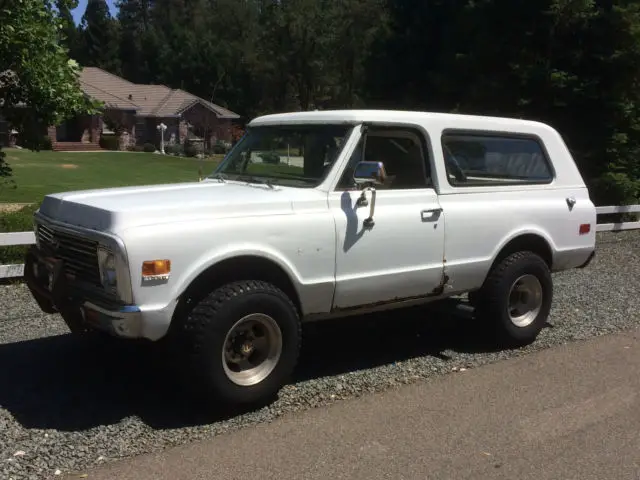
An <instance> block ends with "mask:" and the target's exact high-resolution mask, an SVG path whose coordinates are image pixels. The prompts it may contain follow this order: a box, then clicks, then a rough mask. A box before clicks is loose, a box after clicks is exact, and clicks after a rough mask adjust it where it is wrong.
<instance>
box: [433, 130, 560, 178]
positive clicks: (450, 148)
mask: <svg viewBox="0 0 640 480" xmlns="http://www.w3.org/2000/svg"><path fill="white" fill-rule="evenodd" d="M442 150H443V153H444V160H445V166H446V169H447V178H448V180H449V183H450V184H451V185H453V186H456V187H464V186H469V187H473V186H490V185H494V186H497V185H505V184H525V185H526V184H536V183H549V182H551V180H552V179H553V173H552V171H551V168H550V167H549V162H548V160H547V157H546V155H545V152H544V151H543V150H542V147H541V146H540V143H539V142H538V141H537V140H536V139H534V138H522V137H515V136H514V137H510V136H507V135H476V134H457V133H455V134H454V133H449V134H446V133H445V134H444V135H443V136H442Z"/></svg>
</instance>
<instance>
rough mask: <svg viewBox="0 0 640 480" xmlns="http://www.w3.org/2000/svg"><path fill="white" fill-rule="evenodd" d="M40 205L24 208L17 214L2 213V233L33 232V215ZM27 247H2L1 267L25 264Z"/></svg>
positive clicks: (0, 221) (0, 213) (0, 214)
mask: <svg viewBox="0 0 640 480" xmlns="http://www.w3.org/2000/svg"><path fill="white" fill-rule="evenodd" d="M38 207H39V204H34V205H29V206H27V207H23V208H21V209H20V210H18V211H15V212H0V233H7V232H30V231H33V214H34V213H35V211H36V210H37V209H38ZM27 248H28V246H27V245H15V246H10V247H0V265H8V264H12V263H23V261H24V256H25V253H26V252H27Z"/></svg>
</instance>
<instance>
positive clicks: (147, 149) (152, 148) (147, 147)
mask: <svg viewBox="0 0 640 480" xmlns="http://www.w3.org/2000/svg"><path fill="white" fill-rule="evenodd" d="M142 150H143V151H145V152H147V153H153V152H155V151H156V146H155V145H154V144H153V143H145V144H144V145H143V146H142Z"/></svg>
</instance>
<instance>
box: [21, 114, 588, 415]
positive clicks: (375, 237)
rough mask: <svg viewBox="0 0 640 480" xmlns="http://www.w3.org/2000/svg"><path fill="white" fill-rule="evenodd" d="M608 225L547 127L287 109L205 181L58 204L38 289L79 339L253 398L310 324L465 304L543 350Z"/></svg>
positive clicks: (271, 383)
mask: <svg viewBox="0 0 640 480" xmlns="http://www.w3.org/2000/svg"><path fill="white" fill-rule="evenodd" d="M185 161H189V160H185ZM595 224H596V211H595V208H594V205H593V204H592V202H591V201H590V199H589V192H588V191H587V188H586V187H585V184H584V182H583V179H582V177H581V175H580V173H579V171H578V169H577V168H576V164H575V163H574V161H573V159H572V157H571V154H570V153H569V151H568V150H567V147H566V145H565V143H564V142H563V140H562V138H561V137H560V135H559V134H558V133H557V132H556V131H555V130H554V129H552V128H551V127H549V126H547V125H544V124H541V123H536V122H530V121H522V120H514V119H507V118H491V117H479V116H464V115H449V114H436V113H422V112H400V111H320V112H318V111H316V112H299V113H287V114H278V115H268V116H264V117H260V118H256V119H254V120H253V121H252V122H251V123H250V125H249V127H248V130H247V134H246V135H245V137H244V138H243V139H242V140H241V141H240V142H239V143H238V144H237V145H236V146H235V147H234V148H233V150H232V151H231V152H229V154H228V155H227V156H226V158H225V159H224V160H223V161H222V163H220V165H219V166H218V167H217V168H216V170H215V172H213V174H212V175H211V176H210V177H208V178H206V179H205V180H203V181H202V182H194V183H182V184H172V185H159V186H142V187H125V188H111V189H104V190H93V191H80V192H69V193H62V194H55V195H48V196H47V197H46V198H45V199H44V202H43V203H42V206H41V208H40V210H39V212H37V213H36V215H35V231H36V237H37V245H36V246H35V247H34V248H32V249H31V251H30V252H29V254H28V255H27V259H26V269H25V276H26V278H27V282H28V285H29V287H30V288H31V290H32V292H33V295H34V297H35V298H36V300H37V301H38V302H39V304H40V306H41V308H42V309H43V310H45V311H47V312H56V311H57V312H60V313H61V315H62V316H63V318H64V319H65V321H66V322H67V324H68V325H69V327H70V329H71V330H72V331H74V332H78V333H86V332H87V331H106V332H109V333H111V334H113V335H116V336H120V337H127V338H145V339H149V340H152V341H156V340H160V339H166V340H167V341H168V344H169V345H171V347H172V349H171V351H172V352H173V353H175V354H176V355H177V357H176V361H180V362H183V363H182V364H183V365H184V366H185V368H184V369H183V371H184V372H188V373H189V374H190V375H189V378H190V379H191V380H192V381H191V382H190V384H191V385H195V386H197V387H201V388H203V389H204V390H206V391H207V392H211V393H214V394H215V395H216V396H217V397H219V398H220V399H222V400H225V401H229V402H242V403H247V402H254V401H259V400H263V399H265V398H267V397H269V396H271V395H273V394H275V393H276V392H277V391H278V390H279V389H280V387H281V386H282V385H283V384H284V383H285V382H286V379H287V377H288V375H289V374H290V373H291V372H292V371H293V369H294V367H295V365H296V361H297V358H298V352H299V350H300V348H301V334H300V332H301V322H305V321H311V320H318V319H325V318H329V317H338V316H347V315H353V314H359V313H363V312H371V311H376V310H382V309H393V308H398V307H403V306H407V305H413V304H421V303H427V302H433V301H437V300H440V299H444V298H447V297H450V296H453V295H460V294H463V293H469V297H470V300H471V302H472V304H473V305H474V306H475V307H476V313H477V318H478V319H479V320H480V321H483V322H486V325H487V327H488V328H492V329H494V330H495V334H496V338H501V339H503V340H505V341H508V342H509V343H516V344H524V343H527V342H531V341H533V340H534V339H535V338H536V336H537V335H538V333H539V332H540V330H541V328H542V327H543V325H544V324H545V321H546V319H547V316H548V314H549V310H550V308H551V302H552V292H553V287H552V279H551V272H554V271H560V270H565V269H570V268H576V267H583V266H585V265H586V264H588V263H589V262H590V260H591V259H592V258H593V255H594V251H595Z"/></svg>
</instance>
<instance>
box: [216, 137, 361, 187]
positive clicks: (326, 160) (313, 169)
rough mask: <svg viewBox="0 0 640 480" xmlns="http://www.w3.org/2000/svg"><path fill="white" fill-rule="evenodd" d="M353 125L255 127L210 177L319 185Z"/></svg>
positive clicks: (299, 185)
mask: <svg viewBox="0 0 640 480" xmlns="http://www.w3.org/2000/svg"><path fill="white" fill-rule="evenodd" d="M352 128H353V127H352V126H351V125H285V126H282V125H278V126H261V127H252V128H250V129H249V130H248V131H247V134H246V135H245V136H244V137H243V138H242V140H240V142H238V144H237V145H236V146H235V147H234V148H233V149H232V150H231V151H230V152H229V154H228V155H227V156H226V158H225V159H224V160H223V161H222V163H221V164H220V165H219V166H218V168H216V170H215V171H214V173H213V174H212V175H210V177H209V178H219V179H222V180H240V181H246V182H250V183H265V184H268V185H285V186H293V187H316V186H318V185H319V184H320V183H321V182H322V181H323V180H324V178H325V176H326V175H327V173H328V172H329V170H330V169H331V167H332V165H333V163H334V162H335V161H336V159H337V158H338V155H339V154H340V151H341V150H342V147H343V146H344V144H345V142H346V140H347V139H348V138H349V134H350V133H351V130H352Z"/></svg>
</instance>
